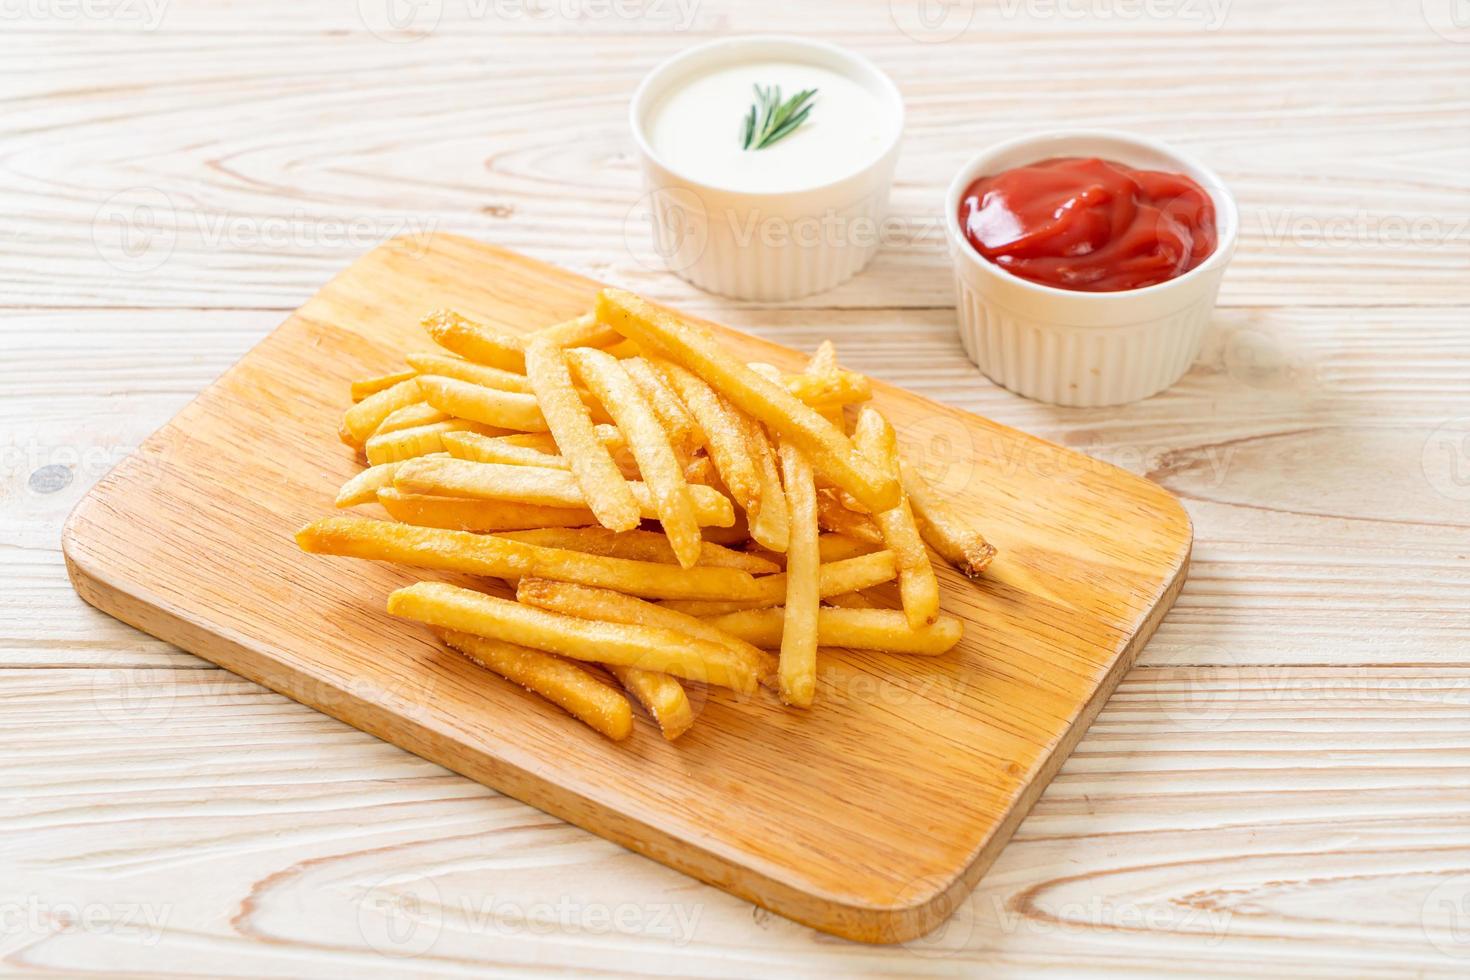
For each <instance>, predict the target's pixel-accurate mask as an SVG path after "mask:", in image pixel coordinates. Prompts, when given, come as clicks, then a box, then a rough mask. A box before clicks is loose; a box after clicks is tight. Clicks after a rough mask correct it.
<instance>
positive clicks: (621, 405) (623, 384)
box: [566, 347, 734, 568]
mask: <svg viewBox="0 0 1470 980" xmlns="http://www.w3.org/2000/svg"><path fill="white" fill-rule="evenodd" d="M566 356H567V360H568V362H569V363H570V364H571V366H572V367H573V368H574V369H575V370H576V372H577V375H578V376H579V377H580V378H581V379H582V383H583V384H585V385H586V386H587V387H588V388H589V389H590V390H591V391H592V393H593V394H594V395H596V396H597V400H598V401H600V402H601V403H602V404H603V407H605V408H606V409H607V411H608V413H609V414H610V415H612V417H613V422H614V423H616V424H617V427H618V431H620V432H622V433H623V438H624V439H626V440H627V441H628V448H629V450H630V451H631V452H632V454H633V459H634V460H635V461H636V462H637V464H638V472H639V473H640V474H641V475H642V477H643V482H644V485H646V486H647V487H648V493H649V495H650V496H651V497H652V501H653V507H654V510H655V511H657V512H658V520H659V523H660V524H662V525H663V529H664V534H665V535H667V536H668V539H669V544H670V545H671V546H672V547H673V549H674V554H675V555H676V556H677V557H678V559H679V564H681V565H683V566H684V567H685V568H691V567H693V566H694V564H695V563H696V562H698V561H699V542H700V535H699V521H698V520H697V519H696V517H695V513H694V500H693V494H692V493H691V491H690V488H689V485H688V484H687V483H686V482H685V481H684V470H683V467H681V466H680V465H679V460H678V457H676V456H675V455H674V447H673V446H672V445H670V443H669V437H668V434H667V433H666V432H665V431H664V429H663V426H662V425H661V424H660V423H659V420H658V416H657V415H655V414H654V411H653V408H652V406H650V405H649V404H648V402H647V401H646V400H645V399H644V397H643V395H642V393H641V392H640V391H639V390H638V388H637V386H636V385H634V384H633V381H632V379H631V378H629V377H628V374H627V372H626V371H624V370H623V368H622V365H620V364H619V363H618V361H617V359H616V358H614V357H613V356H612V355H611V354H608V353H605V352H604V351H600V350H596V349H594V348H591V347H574V348H572V349H570V350H568V351H567V352H566ZM733 516H734V515H731V517H732V519H733Z"/></svg>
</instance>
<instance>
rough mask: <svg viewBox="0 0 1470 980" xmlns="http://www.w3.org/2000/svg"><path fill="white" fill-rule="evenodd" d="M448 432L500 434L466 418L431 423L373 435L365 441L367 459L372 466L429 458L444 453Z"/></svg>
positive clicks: (503, 431) (496, 430) (502, 431)
mask: <svg viewBox="0 0 1470 980" xmlns="http://www.w3.org/2000/svg"><path fill="white" fill-rule="evenodd" d="M448 432H478V433H479V434H481V435H485V436H495V435H503V434H504V433H505V430H504V429H496V428H493V427H491V426H488V425H481V424H480V423H479V422H470V421H468V420H466V419H450V420H448V421H447V422H431V423H430V424H428V425H416V426H414V427H413V428H412V429H399V430H398V431H397V432H385V433H383V434H382V435H375V436H373V437H372V438H370V439H369V440H368V441H367V446H366V449H367V460H368V462H369V463H371V464H372V465H373V466H377V465H378V464H379V463H393V462H397V461H399V460H405V459H413V458H414V457H415V456H431V455H434V454H436V453H442V452H443V451H444V435H445V433H448Z"/></svg>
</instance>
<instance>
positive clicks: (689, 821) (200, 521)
mask: <svg viewBox="0 0 1470 980" xmlns="http://www.w3.org/2000/svg"><path fill="white" fill-rule="evenodd" d="M597 286H598V284H597V283H594V282H592V281H591V280H588V279H584V278H581V277H580V276H576V275H573V274H571V273H569V272H565V271H563V270H561V269H557V268H553V267H552V266H548V265H544V264H542V263H539V262H535V261H532V260H530V259H527V258H524V257H522V256H518V255H514V254H512V253H509V252H505V251H502V250H500V249H496V248H492V247H490V246H488V245H483V244H480V243H477V242H472V241H468V240H465V239H461V238H455V237H451V236H445V235H435V236H433V237H432V238H431V239H429V240H427V241H424V240H417V241H409V240H402V241H397V242H393V243H390V244H388V245H385V246H383V247H381V248H379V249H377V250H376V251H374V252H372V253H371V254H369V255H367V256H365V257H364V258H362V259H361V260H360V261H358V262H357V263H356V264H355V265H353V266H352V267H351V268H349V269H348V270H347V271H346V272H344V273H342V274H341V275H340V276H338V277H337V278H336V279H335V280H333V281H332V282H331V283H329V284H328V285H327V286H326V288H324V289H323V290H322V291H321V292H320V293H319V294H317V295H316V296H315V297H313V298H312V299H311V301H310V302H308V303H307V304H306V305H305V306H303V307H302V308H301V309H300V310H298V311H297V312H296V313H295V314H294V315H292V316H291V317H290V318H289V319H288V320H287V321H286V322H285V323H284V324H283V325H282V326H281V327H280V328H278V329H277V330H276V331H275V332H274V333H272V334H271V335H270V336H269V337H267V338H266V339H265V340H263V341H262V342H261V343H260V344H259V345H258V346H257V347H256V348H255V349H254V350H252V351H251V352H250V353H249V354H247V355H246V356H245V358H244V359H243V360H241V361H240V363H238V364H236V365H235V366H234V367H233V368H231V369H230V370H229V371H228V372H227V373H226V374H225V375H224V377H222V378H221V379H220V380H219V381H218V382H216V383H215V384H214V385H213V386H212V387H211V388H209V389H208V390H207V391H205V392H204V393H203V394H202V395H200V396H199V397H198V398H197V399H195V400H194V402H193V403H191V404H190V405H189V406H188V407H187V408H185V409H184V410H183V411H182V412H180V413H179V415H178V416H177V417H176V418H174V419H173V421H171V422H169V423H168V424H167V425H166V426H164V427H163V428H162V429H160V430H159V431H158V432H156V433H154V434H153V436H151V437H150V438H149V439H148V440H147V441H146V442H145V443H144V445H143V446H142V448H140V449H139V451H138V452H137V453H136V454H135V455H133V456H132V457H130V458H128V459H127V460H125V461H124V462H123V463H121V464H120V465H119V466H117V468H115V469H114V470H113V471H112V472H111V473H109V474H108V475H107V476H106V477H105V478H104V479H103V480H102V481H101V482H100V483H99V484H98V485H97V486H96V487H95V488H94V489H93V490H92V491H91V493H89V494H88V495H87V497H86V498H85V499H84V500H83V501H82V502H81V503H80V504H79V505H78V506H77V508H76V510H75V511H74V512H73V514H72V515H71V518H70V519H69V521H68V523H67V526H66V530H65V532H64V541H63V547H64V551H65V554H66V560H67V567H68V569H69V571H70V574H71V578H72V582H73V584H74V585H75V587H76V590H77V592H78V593H80V595H81V596H82V597H83V598H84V599H86V600H87V601H88V602H90V603H91V604H93V605H94V606H96V607H98V608H99V609H102V610H103V611H105V612H107V613H109V614H111V615H113V616H116V617H117V618H118V619H121V620H123V621H124V622H127V623H130V624H132V625H133V626H136V627H138V628H139V629H142V630H145V631H147V632H149V633H152V634H154V635H155V636H158V637H160V638H162V639H164V640H167V641H169V642H171V643H174V644H176V645H178V646H180V647H182V648H183V649H185V650H188V651H190V652H192V653H196V654H198V655H199V656H201V657H204V658H206V659H208V660H211V661H213V662H215V663H217V664H219V665H221V666H222V667H225V668H227V669H229V670H232V671H235V672H236V673H239V674H241V675H243V676H245V677H248V678H250V679H251V680H253V681H256V682H258V683H260V684H263V685H265V686H267V687H269V688H271V689H273V690H275V691H279V692H280V693H282V694H285V695H286V696H288V697H291V698H294V699H296V700H298V701H300V702H302V703H303V704H308V705H311V706H312V707H314V708H317V709H318V710H321V711H324V712H326V713H327V714H330V715H332V716H333V717H336V718H339V719H341V720H342V721H345V722H347V723H348V724H350V725H353V726H355V727H357V728H360V729H362V730H363V731H367V732H371V733H372V734H374V735H377V736H378V737H380V738H383V739H386V740H387V741H390V742H392V743H393V744H395V745H398V746H401V747H402V748H404V749H407V750H408V751H410V752H413V753H415V754H417V755H420V756H423V757H424V758H426V759H430V760H433V761H434V762H437V763H440V764H441V765H444V766H447V767H448V768H450V769H453V770H454V771H456V772H460V773H463V774H464V775H466V776H469V777H470V778H472V779H475V780H478V781H480V782H482V783H485V784H486V785H488V786H492V787H494V788H496V789H498V790H501V791H502V792H505V793H508V794H510V795H511V796H514V797H516V798H518V799H521V800H524V801H526V802H527V803H530V804H531V805H533V806H536V807H539V808H540V809H542V810H545V811H547V812H548V813H552V814H555V815H556V816H558V817H561V818H563V819H565V820H568V821H571V822H572V823H575V824H577V825H579V826H581V827H585V828H587V829H588V830H591V831H593V832H594V833H597V834H601V835H602V836H604V837H607V838H609V839H611V840H614V841H617V842H618V843H620V844H623V845H625V846H627V847H629V848H632V849H633V850H636V851H638V852H640V853H642V854H645V855H647V856H649V857H651V858H654V859H655V860H658V861H662V862H664V863H665V864H668V865H670V866H671V867H674V868H677V869H679V870H681V871H684V872H686V873H688V874H690V875H693V876H695V877H697V878H699V879H701V880H703V881H707V882H709V883H711V884H714V885H717V886H719V887H720V888H723V889H726V890H727V891H730V892H733V893H734V894H736V895H739V896H741V897H743V898H746V899H749V900H750V901H752V902H755V903H757V904H759V905H762V906H764V907H766V908H768V909H771V910H772V911H775V912H778V913H780V914H782V915H785V916H789V917H790V918H792V919H795V920H797V921H799V922H804V923H806V924H808V925H811V926H814V927H816V928H818V929H823V930H826V931H828V932H832V933H835V934H837V935H840V936H846V937H849V938H852V939H858V940H863V941H867V942H897V941H901V940H904V939H908V938H911V937H914V936H917V935H920V934H922V933H925V932H927V931H928V930H930V929H931V928H933V927H934V926H936V925H938V924H939V923H940V922H941V921H943V919H944V918H945V917H947V916H948V915H949V913H950V911H951V910H952V909H954V908H955V906H956V904H957V903H958V902H960V901H961V900H963V899H964V897H965V896H966V895H967V894H968V893H969V891H970V890H971V889H972V888H973V887H974V885H975V883H976V881H977V880H978V879H979V877H980V876H981V874H982V873H983V872H984V871H985V869H986V868H987V867H988V866H989V865H990V864H991V862H992V861H994V860H995V857H996V855H997V854H998V853H999V851H1000V849H1001V848H1002V847H1003V846H1004V845H1005V842H1006V841H1007V840H1008V839H1009V837H1010V836H1011V834H1012V832H1013V831H1014V830H1015V828H1016V826H1017V824H1019V823H1020V821H1021V818H1022V817H1023V816H1024V815H1025V814H1026V812H1027V810H1029V809H1030V807H1031V805H1032V804H1033V803H1034V802H1035V800H1036V798H1037V796H1038V795H1040V793H1041V790H1042V788H1043V787H1044V786H1045V785H1046V783H1047V781H1048V780H1050V779H1051V777H1052V776H1053V774H1054V773H1055V772H1056V770H1057V768H1058V767H1059V766H1060V765H1061V763H1062V760H1063V759H1064V758H1066V756H1067V754H1068V753H1069V752H1070V751H1071V749H1072V747H1073V746H1074V745H1075V744H1076V742H1077V740H1078V738H1079V737H1080V736H1081V734H1082V732H1083V730H1084V729H1085V728H1086V727H1087V725H1088V724H1089V723H1090V722H1091V721H1092V719H1093V717H1094V716H1096V714H1097V712H1098V710H1099V708H1100V707H1101V706H1102V704H1103V702H1104V700H1106V698H1107V697H1108V695H1109V694H1110V693H1111V692H1112V690H1113V688H1114V687H1115V686H1116V685H1117V683H1118V680H1119V678H1120V677H1121V676H1122V674H1123V673H1124V671H1126V670H1127V669H1128V667H1129V665H1130V664H1131V663H1132V662H1133V659H1134V657H1135V656H1136V655H1137V653H1138V650H1139V649H1140V648H1141V647H1142V646H1143V644H1144V643H1145V642H1146V641H1147V639H1148V637H1149V636H1150V635H1151V634H1152V633H1153V631H1154V629H1155V627H1156V626H1157V625H1158V622H1159V620H1160V618H1162V616H1163V615H1164V613H1165V611H1166V610H1167V609H1168V608H1169V606H1170V605H1171V604H1172V603H1173V601H1174V597H1175V595H1176V594H1177V593H1178V591H1179V588H1180V586H1181V584H1182V583H1183V581H1184V576H1185V570H1186V566H1187V563H1188V558H1189V550H1190V542H1191V537H1192V534H1191V528H1190V523H1189V519H1188V517H1187V516H1186V515H1185V513H1184V510H1183V509H1182V508H1181V507H1180V505H1179V503H1178V502H1177V501H1176V500H1175V499H1174V498H1173V497H1172V496H1170V495H1169V494H1168V493H1166V492H1165V491H1164V490H1162V489H1160V488H1159V487H1157V486H1155V485H1154V484H1152V483H1149V482H1147V481H1146V480H1143V479H1141V478H1139V477H1136V476H1133V475H1131V474H1129V473H1126V472H1124V471H1122V470H1119V469H1117V468H1115V467H1113V466H1110V465H1107V464H1104V463H1100V462H1097V461H1095V460H1092V459H1089V458H1088V457H1085V456H1081V455H1079V454H1077V453H1073V452H1071V451H1069V450H1066V449H1063V448H1061V447H1058V446H1054V445H1051V444H1049V443H1046V442H1043V441H1042V440H1039V439H1036V438H1033V437H1031V436H1028V435H1025V434H1024V433H1021V432H1017V431H1015V430H1013V429H1008V428H1006V427H1004V426H1001V425H997V424H996V423H994V422H990V421H987V420H986V419H983V418H979V417H976V416H973V415H969V414H966V413H964V412H960V411H956V410H954V409H951V408H946V407H944V406H942V405H937V404H935V403H933V402H930V401H926V400H924V399H922V398H919V397H917V396H914V395H911V394H909V393H907V392H904V391H901V390H899V389H896V388H891V387H888V386H884V385H876V389H877V390H876V396H875V397H876V402H877V404H878V406H879V407H880V408H881V409H882V410H883V411H884V412H885V413H886V414H887V415H888V416H889V418H890V419H891V420H892V421H893V423H894V425H895V427H896V428H897V429H898V431H899V434H900V438H901V440H902V441H903V443H904V450H905V455H906V458H909V459H911V460H914V461H916V462H917V464H918V465H920V466H921V467H922V468H923V471H924V472H925V474H926V475H927V476H929V477H930V479H931V480H932V481H933V482H934V483H935V484H936V485H937V486H938V487H939V488H940V489H941V490H943V491H944V492H945V493H946V494H947V495H948V496H949V497H950V498H951V499H952V501H953V502H954V503H955V504H957V505H958V506H960V507H961V508H962V510H963V511H964V512H967V513H969V514H972V515H974V519H975V521H976V523H977V524H978V525H979V526H980V527H981V528H983V530H984V532H985V533H986V535H987V536H988V537H989V538H990V539H991V541H993V542H994V543H995V544H996V545H997V546H998V547H999V549H1000V557H999V558H997V559H996V561H995V564H994V566H993V571H992V573H991V574H990V575H989V577H988V578H987V579H986V580H984V581H982V582H979V583H972V582H969V581H966V580H965V579H964V578H962V577H961V576H960V575H958V574H957V573H954V572H953V571H952V570H949V569H948V567H947V566H946V567H945V568H944V569H943V570H942V571H941V576H942V580H943V590H944V596H943V604H944V608H945V610H946V611H947V612H949V613H951V614H954V615H956V616H960V617H962V618H963V619H964V620H965V638H964V640H963V642H962V643H961V644H960V645H959V647H958V648H957V649H956V650H954V651H953V652H952V653H951V654H949V655H947V656H945V657H942V658H926V657H900V656H886V655H882V654H874V653H857V652H850V651H830V652H824V654H823V656H822V658H821V670H820V678H819V686H818V696H817V703H816V705H815V707H814V708H813V709H812V710H811V711H797V710H787V709H783V708H781V707H780V706H779V705H778V704H777V703H776V702H775V701H774V699H766V698H755V699H752V698H739V697H738V696H735V695H727V694H726V693H725V692H719V691H712V692H709V693H708V694H700V696H699V697H697V698H695V701H696V708H697V710H698V711H699V712H700V717H699V719H698V721H697V723H696V724H695V727H694V728H693V730H692V731H690V732H689V733H688V734H687V735H685V736H684V737H683V738H682V739H680V740H679V741H678V742H676V743H673V744H670V743H667V742H665V741H664V740H663V739H662V738H661V737H660V736H659V735H658V733H657V729H656V728H655V727H654V726H653V725H652V724H651V723H648V722H647V721H646V720H643V719H641V718H640V721H639V724H638V728H637V730H636V731H635V733H634V735H633V737H632V738H631V739H629V740H627V741H625V742H622V743H613V742H609V741H607V740H606V739H604V738H602V737H601V736H599V735H597V734H595V733H593V732H592V731H591V730H590V729H588V728H586V727H585V726H584V725H581V724H579V723H577V722H576V721H573V720H572V719H570V718H568V717H567V716H566V715H564V714H562V713H561V712H560V711H559V710H558V709H556V708H554V707H552V706H551V705H549V704H548V703H547V702H545V701H542V700H541V699H540V698H538V697H535V696H533V695H529V694H527V693H525V692H523V691H521V690H520V689H518V688H516V687H513V686H512V685H510V684H509V683H507V682H505V681H503V680H501V679H500V678H498V677H496V676H494V675H492V674H489V673H487V672H485V671H483V670H481V669H479V668H477V667H475V666H473V665H471V664H469V663H468V662H466V661H464V660H462V659H460V658H459V657H458V656H456V655H454V654H450V653H446V652H444V651H442V650H441V649H440V648H439V647H438V646H437V645H436V643H434V642H433V641H432V640H431V639H430V637H429V635H428V633H427V632H426V631H425V630H424V629H423V628H422V627H420V626H418V625H416V624H413V623H407V622H402V621H398V620H395V619H393V618H391V617H389V616H388V615H387V613H386V612H385V611H384V600H385V598H386V596H387V595H388V593H389V592H390V591H392V590H393V589H394V588H397V587H398V586H401V585H403V584H405V583H408V582H411V581H415V580H417V579H419V578H425V577H439V578H448V579H449V580H451V581H455V580H456V579H455V578H454V577H452V576H435V575H434V574H433V573H420V572H415V571H414V570H411V569H405V568H399V567H396V566H389V565H383V564H378V563H371V562H363V561H357V560H353V559H347V558H324V557H318V556H308V555H303V554H301V553H300V552H298V551H297V549H296V546H295V543H294V542H293V541H292V533H293V532H294V531H295V530H296V529H297V528H299V527H300V526H301V525H303V524H305V523H306V522H308V521H310V520H312V519H314V518H317V517H320V516H323V515H325V514H328V513H330V512H331V504H332V498H333V496H334V494H335V492H336V489H337V487H338V486H339V485H340V484H341V483H342V482H343V481H344V480H346V479H347V478H348V477H349V476H351V475H352V474H354V473H356V472H357V471H358V470H359V464H358V463H357V462H356V461H355V460H354V458H353V454H352V451H351V450H349V449H348V448H347V447H346V446H344V445H343V444H342V443H340V442H339V441H338V439H337V435H336V431H337V425H338V421H339V419H340V416H341V414H342V411H343V409H344V407H345V406H346V404H348V381H349V380H350V379H351V378H354V377H358V376H362V375H369V374H376V373H380V372H386V371H389V370H392V369H394V368H395V367H397V366H399V365H400V364H401V358H402V354H403V353H404V352H405V351H411V350H422V349H426V348H428V347H429V346H430V344H429V343H428V341H427V339H426V338H425V337H424V335H423V334H422V332H421V331H420V329H419V328H418V326H417V324H418V320H419V318H420V317H421V316H422V315H423V314H424V313H425V312H427V311H429V310H431V309H434V308H438V307H444V306H448V307H452V308H455V309H458V310H460V311H461V312H463V313H465V314H467V315H469V316H472V317H475V318H477V319H483V320H486V321H488V322H490V323H493V324H496V325H500V326H503V327H506V328H511V329H515V330H522V331H523V330H529V329H533V328H536V327H539V326H542V325H545V324H547V323H550V322H553V321H557V320H561V319H565V318H568V317H570V316H573V315H576V314H578V313H580V312H582V311H583V310H585V309H587V308H588V307H589V305H590V304H591V302H592V298H593V295H594V293H595V291H596V289H597ZM894 329H902V324H900V323H895V324H894ZM728 338H729V340H730V342H731V343H732V344H733V345H734V346H735V348H737V349H738V350H739V351H740V353H742V354H743V355H745V356H747V357H748V358H749V359H752V360H754V359H760V360H765V361H770V362H773V363H776V364H780V365H782V366H785V367H789V368H797V367H799V366H800V365H801V364H802V363H803V358H802V356H801V355H800V354H798V353H796V352H794V351H790V350H786V349H784V348H781V347H777V346H775V345H772V344H768V343H765V342H763V341H760V340H757V339H755V338H752V337H749V336H745V335H742V334H737V333H735V332H733V331H732V332H729V333H728ZM836 339H837V340H838V342H839V352H840V342H841V338H840V337H838V338H836ZM459 581H462V582H465V584H468V582H467V580H459Z"/></svg>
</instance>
